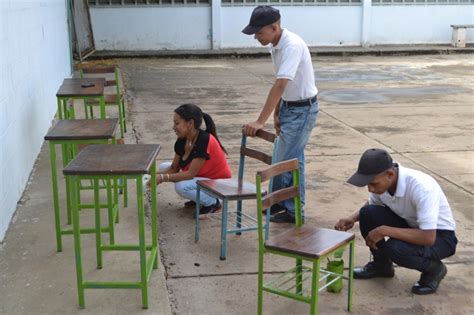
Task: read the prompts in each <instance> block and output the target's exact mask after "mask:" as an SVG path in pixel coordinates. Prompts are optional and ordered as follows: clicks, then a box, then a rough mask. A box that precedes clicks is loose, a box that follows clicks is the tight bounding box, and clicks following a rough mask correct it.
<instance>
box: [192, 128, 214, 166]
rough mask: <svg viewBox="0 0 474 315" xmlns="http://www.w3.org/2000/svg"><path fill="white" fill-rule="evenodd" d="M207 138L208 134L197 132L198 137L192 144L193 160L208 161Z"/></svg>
mask: <svg viewBox="0 0 474 315" xmlns="http://www.w3.org/2000/svg"><path fill="white" fill-rule="evenodd" d="M209 137H210V134H209V133H208V132H203V131H200V132H199V137H198V138H197V140H196V143H195V144H194V151H193V158H203V159H206V160H209V159H210V156H209V148H208V147H209Z"/></svg>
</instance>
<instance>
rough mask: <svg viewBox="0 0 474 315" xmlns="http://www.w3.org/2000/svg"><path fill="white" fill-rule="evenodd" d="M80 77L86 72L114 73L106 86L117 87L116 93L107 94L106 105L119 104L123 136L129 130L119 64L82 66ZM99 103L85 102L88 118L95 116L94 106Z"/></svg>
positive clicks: (121, 134) (121, 133)
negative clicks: (94, 66)
mask: <svg viewBox="0 0 474 315" xmlns="http://www.w3.org/2000/svg"><path fill="white" fill-rule="evenodd" d="M79 74H80V77H81V78H83V77H84V75H85V74H109V75H113V76H114V79H113V80H108V79H107V80H106V87H111V86H113V87H115V94H105V105H106V106H117V108H118V116H119V125H120V136H121V138H123V135H124V133H125V132H127V123H126V117H125V101H124V98H123V94H122V90H121V88H120V80H119V78H120V72H119V67H118V66H110V67H101V68H82V69H80V70H79ZM97 105H99V103H98V102H96V101H88V102H85V103H84V112H85V115H86V119H89V118H93V117H94V110H93V106H97Z"/></svg>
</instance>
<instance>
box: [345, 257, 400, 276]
mask: <svg viewBox="0 0 474 315" xmlns="http://www.w3.org/2000/svg"><path fill="white" fill-rule="evenodd" d="M394 275H395V270H394V269H393V265H392V264H391V263H390V265H381V264H378V263H376V262H375V261H371V262H369V263H368V264H367V265H365V266H362V267H355V268H354V279H371V278H393V276H394Z"/></svg>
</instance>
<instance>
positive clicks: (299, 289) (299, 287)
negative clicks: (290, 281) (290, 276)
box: [296, 258, 303, 295]
mask: <svg viewBox="0 0 474 315" xmlns="http://www.w3.org/2000/svg"><path fill="white" fill-rule="evenodd" d="M302 267H303V261H302V260H301V259H298V258H297V259H296V293H297V294H301V295H303V274H302V272H303V268H302Z"/></svg>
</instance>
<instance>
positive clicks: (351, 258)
mask: <svg viewBox="0 0 474 315" xmlns="http://www.w3.org/2000/svg"><path fill="white" fill-rule="evenodd" d="M349 248H350V250H349V284H348V291H349V292H348V297H347V310H348V311H349V312H352V284H353V282H352V281H353V280H354V278H353V271H354V257H355V241H354V240H352V241H351V242H350V246H349Z"/></svg>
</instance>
